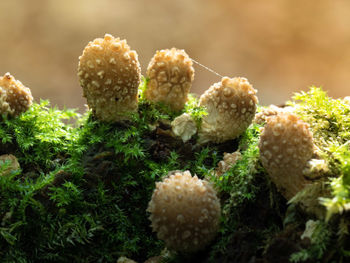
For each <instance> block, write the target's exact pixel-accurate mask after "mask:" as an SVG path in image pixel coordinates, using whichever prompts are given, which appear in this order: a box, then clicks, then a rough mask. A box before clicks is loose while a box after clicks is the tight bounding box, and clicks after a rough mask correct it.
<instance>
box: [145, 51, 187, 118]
mask: <svg viewBox="0 0 350 263" xmlns="http://www.w3.org/2000/svg"><path fill="white" fill-rule="evenodd" d="M192 64H193V63H192V60H191V59H190V57H189V56H188V55H187V54H186V52H185V51H184V50H181V49H176V48H172V49H164V50H160V51H157V52H156V54H155V55H154V57H153V58H152V59H151V62H150V63H149V65H148V68H147V77H148V78H149V82H148V85H147V89H146V90H145V98H146V99H147V100H149V101H151V102H163V103H165V104H166V105H168V106H169V107H170V108H171V109H172V110H174V111H179V110H182V109H183V107H184V105H185V103H186V101H187V95H188V93H189V91H190V88H191V86H192V81H193V79H194V69H193V67H192Z"/></svg>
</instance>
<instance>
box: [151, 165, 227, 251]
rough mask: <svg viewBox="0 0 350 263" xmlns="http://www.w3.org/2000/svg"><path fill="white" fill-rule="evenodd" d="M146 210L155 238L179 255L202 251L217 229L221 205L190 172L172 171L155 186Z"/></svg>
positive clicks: (204, 181) (211, 190) (205, 183)
mask: <svg viewBox="0 0 350 263" xmlns="http://www.w3.org/2000/svg"><path fill="white" fill-rule="evenodd" d="M147 211H148V212H150V213H151V215H150V217H149V218H150V220H151V221H152V224H151V226H152V229H153V231H155V232H157V236H158V238H159V239H161V240H163V241H165V244H166V247H167V248H169V249H173V250H176V251H178V252H183V253H189V252H195V251H198V250H201V249H203V248H204V247H205V246H206V245H208V244H209V242H210V241H211V240H212V239H213V238H214V237H215V235H216V233H217V231H218V228H219V219H220V202H219V199H218V197H217V196H216V192H215V190H214V189H213V187H212V186H211V184H210V183H209V182H207V181H206V180H201V179H198V177H197V176H193V177H192V176H191V173H190V172H189V171H185V172H180V171H175V172H174V173H173V174H171V175H170V176H168V177H167V178H165V179H164V180H163V181H162V182H158V183H156V189H155V190H154V192H153V195H152V199H151V201H150V202H149V205H148V209H147Z"/></svg>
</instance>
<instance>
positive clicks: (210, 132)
mask: <svg viewBox="0 0 350 263" xmlns="http://www.w3.org/2000/svg"><path fill="white" fill-rule="evenodd" d="M256 93H257V91H256V90H255V89H254V88H253V87H252V86H251V85H250V84H249V82H248V80H247V79H246V78H241V77H236V78H228V77H223V78H222V80H221V82H217V83H215V84H213V85H212V86H211V87H210V88H209V89H208V90H206V91H205V92H204V93H203V94H202V96H201V97H200V99H199V105H200V106H201V107H205V108H206V109H207V112H208V114H207V115H206V116H204V117H203V120H202V125H201V129H200V131H199V142H201V143H205V142H208V141H212V142H216V143H221V142H224V141H227V140H231V139H234V138H236V137H238V136H239V135H241V134H242V133H243V132H244V131H245V130H246V129H247V128H248V126H249V125H250V124H251V122H252V120H253V118H254V115H255V111H256V104H257V103H258V98H257V97H256V96H255V94H256Z"/></svg>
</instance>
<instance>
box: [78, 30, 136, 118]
mask: <svg viewBox="0 0 350 263" xmlns="http://www.w3.org/2000/svg"><path fill="white" fill-rule="evenodd" d="M78 76H79V80H80V85H81V86H82V88H83V95H84V97H86V99H87V103H88V105H89V107H90V108H91V109H92V110H93V113H94V115H96V117H97V118H98V119H99V120H102V121H111V122H114V121H120V120H125V119H128V118H129V116H128V114H129V113H132V112H136V111H137V108H138V96H137V92H138V87H139V84H140V81H141V68H140V63H139V61H138V55H137V53H136V52H135V51H134V50H130V47H129V45H128V44H127V43H126V40H120V39H119V38H114V37H113V36H111V35H109V34H106V35H105V36H104V38H96V39H95V40H94V41H91V42H89V43H88V45H87V46H86V47H85V49H84V51H83V54H82V56H80V57H79V66H78Z"/></svg>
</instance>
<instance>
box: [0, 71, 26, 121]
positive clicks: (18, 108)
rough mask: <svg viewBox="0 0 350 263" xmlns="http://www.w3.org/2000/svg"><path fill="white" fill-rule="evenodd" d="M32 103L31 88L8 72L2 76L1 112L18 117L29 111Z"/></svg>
mask: <svg viewBox="0 0 350 263" xmlns="http://www.w3.org/2000/svg"><path fill="white" fill-rule="evenodd" d="M32 103H33V96H32V93H31V91H30V89H29V88H27V87H25V86H24V85H23V84H22V83H21V82H20V81H19V80H16V79H15V78H14V77H13V76H12V75H11V74H10V73H8V72H7V73H6V74H5V75H4V76H3V77H0V114H4V115H9V116H13V117H16V116H18V115H19V114H21V113H23V112H25V111H27V110H28V109H29V107H30V106H31V105H32Z"/></svg>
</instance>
